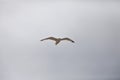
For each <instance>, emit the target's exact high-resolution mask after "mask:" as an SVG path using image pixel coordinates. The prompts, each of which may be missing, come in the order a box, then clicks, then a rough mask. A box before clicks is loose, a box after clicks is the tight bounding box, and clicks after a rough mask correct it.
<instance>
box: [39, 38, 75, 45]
mask: <svg viewBox="0 0 120 80" xmlns="http://www.w3.org/2000/svg"><path fill="white" fill-rule="evenodd" d="M44 40H53V41H55V44H56V45H57V44H58V43H60V41H63V40H67V41H70V42H72V43H74V41H73V40H71V39H70V38H55V37H48V38H45V39H42V40H40V41H44Z"/></svg>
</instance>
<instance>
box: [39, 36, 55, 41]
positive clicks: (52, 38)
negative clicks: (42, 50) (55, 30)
mask: <svg viewBox="0 0 120 80" xmlns="http://www.w3.org/2000/svg"><path fill="white" fill-rule="evenodd" d="M44 40H54V41H56V40H57V39H56V38H54V37H48V38H45V39H42V40H40V41H44Z"/></svg>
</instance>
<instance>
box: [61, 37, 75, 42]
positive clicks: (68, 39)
mask: <svg viewBox="0 0 120 80" xmlns="http://www.w3.org/2000/svg"><path fill="white" fill-rule="evenodd" d="M61 40H67V41H71V42H72V43H74V42H75V41H73V40H72V39H70V38H62V39H61Z"/></svg>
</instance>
